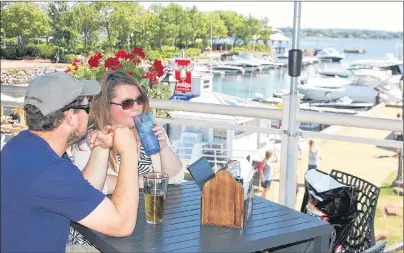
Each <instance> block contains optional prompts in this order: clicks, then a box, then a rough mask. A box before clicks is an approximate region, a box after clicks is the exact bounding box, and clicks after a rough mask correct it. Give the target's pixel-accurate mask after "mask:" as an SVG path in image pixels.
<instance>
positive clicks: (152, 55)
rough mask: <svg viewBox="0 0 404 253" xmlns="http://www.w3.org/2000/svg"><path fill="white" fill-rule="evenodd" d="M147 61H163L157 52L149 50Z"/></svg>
mask: <svg viewBox="0 0 404 253" xmlns="http://www.w3.org/2000/svg"><path fill="white" fill-rule="evenodd" d="M147 59H149V60H151V59H159V60H163V59H164V58H163V56H162V55H161V54H160V51H159V50H149V51H147Z"/></svg>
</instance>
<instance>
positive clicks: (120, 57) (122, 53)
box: [115, 49, 128, 59]
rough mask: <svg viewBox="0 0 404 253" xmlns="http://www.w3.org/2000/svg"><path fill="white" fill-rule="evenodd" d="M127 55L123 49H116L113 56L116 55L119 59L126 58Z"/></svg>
mask: <svg viewBox="0 0 404 253" xmlns="http://www.w3.org/2000/svg"><path fill="white" fill-rule="evenodd" d="M127 55H128V54H127V53H126V51H125V49H121V50H118V51H117V52H116V53H115V57H116V58H119V59H126V57H127Z"/></svg>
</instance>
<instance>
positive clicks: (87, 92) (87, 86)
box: [80, 80, 101, 96]
mask: <svg viewBox="0 0 404 253" xmlns="http://www.w3.org/2000/svg"><path fill="white" fill-rule="evenodd" d="M80 82H81V83H82V84H83V92H82V93H81V95H82V96H95V95H97V94H98V93H100V91H101V85H100V83H99V82H98V81H96V80H81V81H80Z"/></svg>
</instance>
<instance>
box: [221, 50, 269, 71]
mask: <svg viewBox="0 0 404 253" xmlns="http://www.w3.org/2000/svg"><path fill="white" fill-rule="evenodd" d="M220 60H221V61H222V62H223V63H224V64H225V65H230V66H236V67H242V68H243V69H244V71H245V72H255V71H262V67H261V65H260V64H259V63H257V62H255V61H250V60H245V59H240V58H238V57H237V55H236V54H222V55H221V56H220Z"/></svg>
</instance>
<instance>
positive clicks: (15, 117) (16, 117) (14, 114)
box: [10, 108, 21, 124]
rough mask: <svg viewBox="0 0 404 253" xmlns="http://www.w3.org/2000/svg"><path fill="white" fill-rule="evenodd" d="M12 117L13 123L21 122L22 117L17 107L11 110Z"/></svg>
mask: <svg viewBox="0 0 404 253" xmlns="http://www.w3.org/2000/svg"><path fill="white" fill-rule="evenodd" d="M10 117H11V120H12V123H11V124H14V123H17V124H19V123H20V121H21V117H20V115H19V114H18V112H17V109H15V108H14V109H13V110H12V111H11V113H10Z"/></svg>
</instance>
